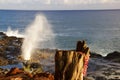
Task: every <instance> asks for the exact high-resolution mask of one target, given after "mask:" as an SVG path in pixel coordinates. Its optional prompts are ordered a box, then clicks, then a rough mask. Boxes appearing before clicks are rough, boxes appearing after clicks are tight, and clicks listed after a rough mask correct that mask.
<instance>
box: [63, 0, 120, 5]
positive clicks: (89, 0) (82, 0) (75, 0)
mask: <svg viewBox="0 0 120 80" xmlns="http://www.w3.org/2000/svg"><path fill="white" fill-rule="evenodd" d="M118 2H120V0H64V4H69V5H75V4H103V3H118Z"/></svg>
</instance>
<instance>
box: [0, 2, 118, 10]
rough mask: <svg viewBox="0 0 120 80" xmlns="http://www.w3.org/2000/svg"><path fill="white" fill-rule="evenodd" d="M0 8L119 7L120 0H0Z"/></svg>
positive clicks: (73, 8) (62, 8)
mask: <svg viewBox="0 0 120 80" xmlns="http://www.w3.org/2000/svg"><path fill="white" fill-rule="evenodd" d="M0 9H15V10H89V9H120V0H0Z"/></svg>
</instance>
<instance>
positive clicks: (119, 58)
mask: <svg viewBox="0 0 120 80" xmlns="http://www.w3.org/2000/svg"><path fill="white" fill-rule="evenodd" d="M105 59H107V60H110V61H113V62H118V63H120V52H117V51H115V52H112V53H109V54H108V55H107V56H106V57H105Z"/></svg>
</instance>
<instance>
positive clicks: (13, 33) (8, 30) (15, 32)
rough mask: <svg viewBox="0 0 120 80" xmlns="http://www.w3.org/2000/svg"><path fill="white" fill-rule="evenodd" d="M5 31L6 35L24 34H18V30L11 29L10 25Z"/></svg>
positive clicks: (18, 35)
mask: <svg viewBox="0 0 120 80" xmlns="http://www.w3.org/2000/svg"><path fill="white" fill-rule="evenodd" d="M5 33H6V35H7V36H15V37H24V35H22V34H20V32H19V30H12V29H11V27H8V29H7V32H5Z"/></svg>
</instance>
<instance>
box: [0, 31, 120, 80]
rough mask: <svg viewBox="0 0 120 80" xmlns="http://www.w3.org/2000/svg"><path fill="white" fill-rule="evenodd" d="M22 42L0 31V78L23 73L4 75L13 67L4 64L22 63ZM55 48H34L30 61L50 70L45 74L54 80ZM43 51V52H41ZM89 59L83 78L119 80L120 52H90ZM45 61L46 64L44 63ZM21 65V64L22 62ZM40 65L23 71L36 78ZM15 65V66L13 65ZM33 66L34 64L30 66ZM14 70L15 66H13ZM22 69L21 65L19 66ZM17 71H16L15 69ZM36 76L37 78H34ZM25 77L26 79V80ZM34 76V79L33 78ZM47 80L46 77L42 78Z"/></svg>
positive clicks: (35, 79)
mask: <svg viewBox="0 0 120 80" xmlns="http://www.w3.org/2000/svg"><path fill="white" fill-rule="evenodd" d="M22 42H23V38H17V37H14V36H12V37H8V36H7V35H6V34H5V33H3V32H0V80H9V79H11V77H12V76H14V77H15V75H16V76H18V75H20V73H24V71H23V70H22V71H21V72H20V73H19V69H17V70H18V73H16V74H14V75H11V76H7V77H8V78H6V79H5V77H6V75H8V73H10V69H11V68H13V67H11V68H10V67H9V68H8V69H6V68H5V67H4V66H8V65H13V64H15V65H17V66H16V67H18V64H19V63H22V62H23V61H24V60H22V58H21V45H22ZM55 52H56V50H55V49H54V50H52V49H41V50H40V49H36V52H35V53H36V55H33V58H32V61H31V62H32V63H39V64H40V65H41V66H42V68H43V70H44V72H50V73H52V74H46V75H47V77H46V78H49V77H50V76H51V77H52V78H51V77H50V80H54V78H53V77H54V76H52V75H54V66H55V61H54V55H55ZM43 53H44V54H43ZM90 57H91V58H90V61H89V65H88V72H87V77H85V80H120V76H119V75H120V52H118V51H115V52H112V53H109V54H108V55H107V56H105V57H104V56H102V55H100V54H97V53H94V52H91V56H90ZM45 63H46V64H45ZM22 65H23V64H22ZM40 65H39V66H38V65H37V66H38V67H37V68H34V70H33V72H34V73H32V74H29V76H28V73H25V75H27V77H30V75H32V77H31V80H38V79H37V78H38V75H35V74H37V73H40V72H41V70H40V68H39V67H40ZM14 67H15V66H14ZM32 67H34V66H32ZM14 69H15V70H16V68H14ZM20 69H22V66H21V67H20ZM15 72H17V71H15ZM41 75H42V77H44V78H45V76H46V75H44V76H43V74H42V73H41ZM33 76H34V77H35V76H37V78H34V77H33ZM27 77H26V80H27ZM2 78H3V79H2ZM33 78H34V79H33ZM18 80H24V79H18ZM39 80H43V79H42V78H41V79H40V74H39ZM44 80H47V79H44Z"/></svg>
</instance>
